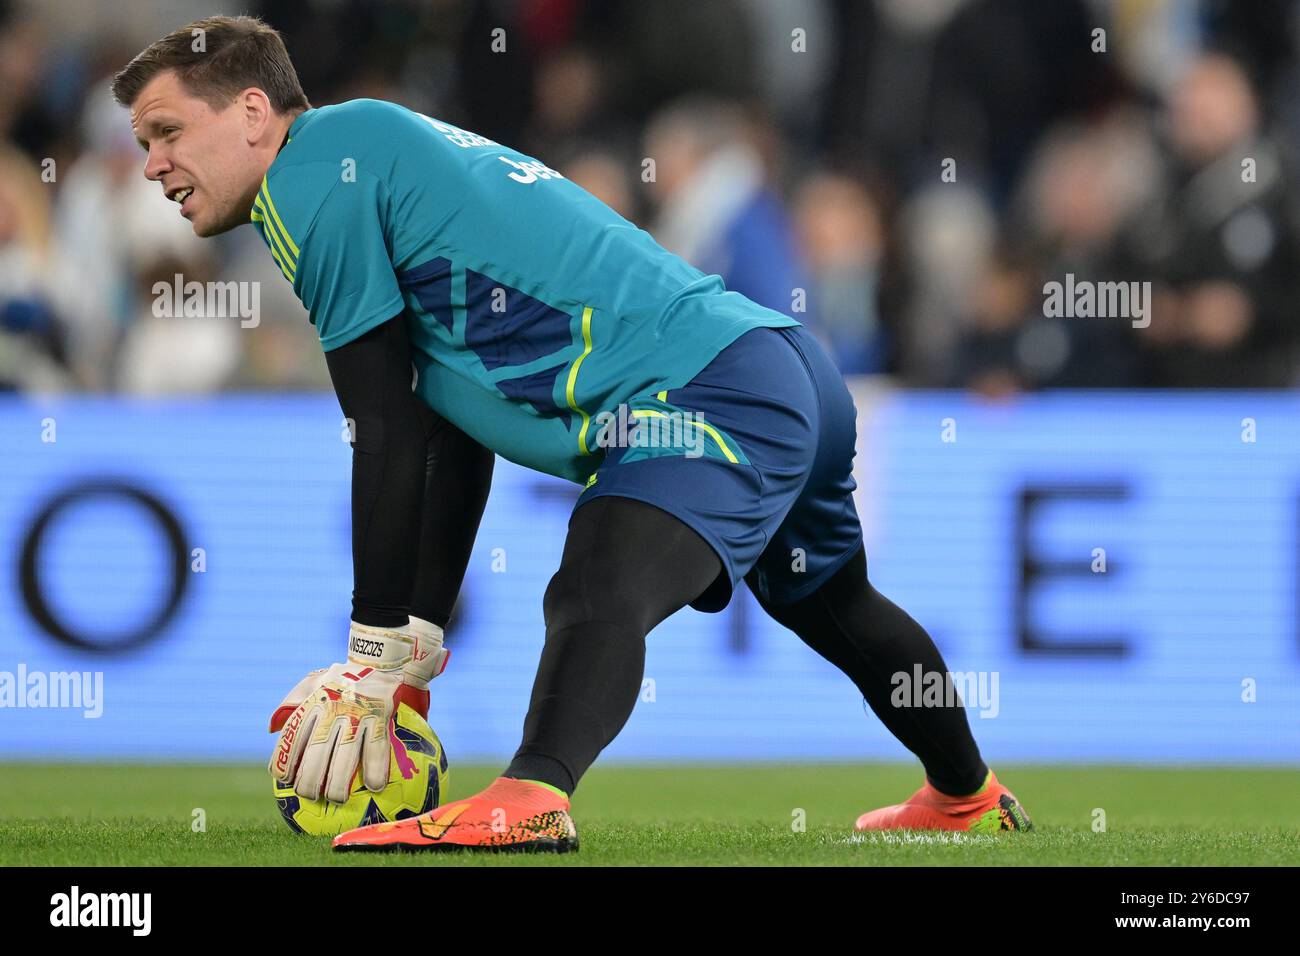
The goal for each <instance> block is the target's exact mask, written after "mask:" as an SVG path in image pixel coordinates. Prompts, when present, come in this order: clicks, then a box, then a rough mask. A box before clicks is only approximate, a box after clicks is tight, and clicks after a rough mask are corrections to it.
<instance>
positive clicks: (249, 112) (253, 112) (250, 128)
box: [235, 86, 275, 144]
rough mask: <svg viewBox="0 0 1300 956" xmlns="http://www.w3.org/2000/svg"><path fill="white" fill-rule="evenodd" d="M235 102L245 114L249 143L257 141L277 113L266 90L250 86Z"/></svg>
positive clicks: (245, 126)
mask: <svg viewBox="0 0 1300 956" xmlns="http://www.w3.org/2000/svg"><path fill="white" fill-rule="evenodd" d="M235 103H236V105H237V106H238V107H239V109H240V111H241V114H242V116H243V120H244V129H245V130H246V131H247V134H248V141H249V143H250V144H251V143H256V142H257V141H258V140H260V139H261V138H262V136H263V134H264V133H265V132H266V129H267V127H269V126H270V125H271V118H272V117H273V116H274V114H275V110H274V109H273V108H272V106H271V101H270V99H269V98H268V97H267V95H266V93H265V92H264V91H262V90H260V89H258V88H257V87H256V86H250V87H249V88H248V89H246V90H244V91H243V92H241V93H240V94H239V96H238V97H236V99H235Z"/></svg>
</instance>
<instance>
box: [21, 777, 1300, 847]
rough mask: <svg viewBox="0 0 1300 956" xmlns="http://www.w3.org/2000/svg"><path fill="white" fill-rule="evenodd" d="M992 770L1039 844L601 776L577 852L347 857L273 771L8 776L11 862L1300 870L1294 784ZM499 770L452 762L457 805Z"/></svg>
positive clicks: (783, 784)
mask: <svg viewBox="0 0 1300 956" xmlns="http://www.w3.org/2000/svg"><path fill="white" fill-rule="evenodd" d="M996 769H997V771H998V775H999V778H1000V779H1001V780H1002V781H1003V782H1004V783H1006V784H1007V785H1008V786H1010V787H1011V788H1012V790H1013V791H1014V792H1015V793H1016V795H1017V796H1018V797H1019V798H1020V800H1021V802H1022V803H1023V804H1024V806H1025V808H1026V809H1027V810H1028V811H1029V813H1030V815H1031V816H1032V817H1033V820H1034V826H1035V829H1034V831H1033V832H1031V833H1026V834H1006V835H1003V836H967V835H929V834H911V835H909V834H882V835H874V836H861V835H855V834H854V832H853V821H854V820H855V819H856V818H857V816H858V814H860V813H862V812H864V811H866V810H869V809H873V808H875V807H877V806H883V805H885V804H889V803H897V802H899V801H901V800H904V799H906V798H907V796H908V795H910V794H911V793H912V791H913V790H915V789H916V788H917V787H918V786H919V785H920V783H921V773H920V770H919V768H917V767H912V766H900V765H838V764H836V765H825V764H820V765H797V766H778V765H773V766H756V765H745V766H692V765H688V766H683V767H624V766H618V765H614V766H609V767H600V766H597V767H596V768H594V769H593V770H592V771H591V772H590V773H589V774H588V775H587V776H586V777H585V778H584V780H583V782H582V785H581V787H580V788H579V790H578V793H577V795H576V797H575V799H574V807H573V815H574V819H575V820H576V821H577V824H578V834H579V837H580V839H581V841H582V843H581V849H580V850H579V852H577V853H574V854H567V855H563V856H552V855H544V854H491V855H484V854H433V853H429V854H358V853H349V854H335V853H332V852H331V851H330V848H329V841H328V840H325V839H319V840H318V839H314V838H311V837H303V836H298V835H295V834H294V833H292V832H290V830H289V828H288V827H287V826H285V824H284V822H283V820H281V819H280V816H279V814H278V812H277V810H276V806H275V801H274V799H273V798H272V796H271V784H270V779H269V778H268V777H267V775H266V771H265V770H264V769H262V768H259V767H243V766H239V767H212V766H195V767H184V766H151V765H145V766H122V765H95V764H81V765H73V764H59V765H52V764H0V781H3V786H2V787H0V866H43V865H60V866H78V867H80V866H95V865H112V866H304V865H306V866H394V865H397V866H412V865H416V866H584V865H585V866H591V865H601V866H619V865H645V864H650V865H661V866H730V865H743V866H767V865H793V866H817V865H833V866H965V865H976V866H1021V865H1032V866H1072V865H1082V866H1208V865H1219V866H1275V865H1291V866H1294V865H1297V864H1300V771H1297V770H1287V769H1237V768H1204V769H1136V768H1131V767H1122V768H1118V767H1044V766H1010V765H1005V766H999V767H997V768H996ZM497 772H498V768H495V767H482V766H479V767H473V766H458V765H453V766H452V768H451V796H452V797H453V798H454V797H456V796H462V795H465V794H469V793H473V792H475V791H477V790H479V789H481V788H482V787H484V786H486V785H487V784H488V783H489V782H490V781H491V779H492V778H493V777H494V776H495V775H496V773H497ZM196 810H202V811H203V817H204V822H205V825H206V830H205V831H203V832H196V829H195V825H194V822H195V820H196V813H195V811H196ZM1097 811H1102V812H1104V814H1105V831H1104V832H1096V831H1095V830H1094V820H1095V819H1099V818H1098V816H1097ZM800 822H802V824H803V826H802V827H800V826H799V824H800Z"/></svg>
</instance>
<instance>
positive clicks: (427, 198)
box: [252, 100, 799, 482]
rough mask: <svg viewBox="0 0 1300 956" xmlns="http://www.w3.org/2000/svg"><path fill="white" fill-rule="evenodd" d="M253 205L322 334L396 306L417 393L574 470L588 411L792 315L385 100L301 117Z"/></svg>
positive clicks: (540, 464) (491, 443)
mask: <svg viewBox="0 0 1300 956" xmlns="http://www.w3.org/2000/svg"><path fill="white" fill-rule="evenodd" d="M252 219H253V223H254V225H255V227H256V228H257V229H258V231H259V232H260V233H261V235H262V238H263V239H264V240H265V241H266V244H267V245H268V246H269V247H270V249H271V255H272V256H273V257H274V258H275V261H276V263H277V264H278V265H279V267H280V270H281V271H282V272H283V273H284V275H285V277H286V278H287V279H289V281H291V282H292V283H293V288H294V292H295V293H297V295H298V298H299V299H301V300H302V302H303V304H304V305H305V306H306V307H307V310H308V312H309V313H310V315H311V321H312V322H313V323H314V324H315V326H316V331H317V333H318V335H319V336H320V341H321V346H322V347H323V348H324V349H325V350H326V351H329V350H330V349H335V348H339V347H340V346H342V345H346V344H347V343H348V342H351V341H352V340H353V339H355V338H357V337H359V336H361V335H362V334H364V333H365V332H367V331H369V330H370V329H372V328H374V327H375V326H377V325H380V324H381V323H383V322H385V321H387V320H389V319H391V318H393V317H394V316H396V315H398V314H399V313H401V312H402V311H403V310H406V312H407V313H408V315H409V316H410V317H411V318H410V322H409V325H410V330H411V332H410V335H411V344H412V352H413V355H414V357H415V365H416V374H417V379H416V386H415V390H416V392H417V394H418V395H419V396H420V397H421V398H422V399H423V400H424V401H425V402H427V403H428V405H429V406H430V407H431V408H433V409H434V411H436V412H438V413H439V414H440V415H442V416H443V417H445V418H446V419H448V420H449V421H451V422H452V423H453V424H455V425H456V426H457V427H458V428H460V429H461V430H462V431H464V432H465V433H466V434H468V435H470V436H472V437H473V438H474V439H476V440H477V441H479V442H480V443H481V444H483V445H485V446H486V447H488V448H490V449H492V450H493V451H494V452H496V453H497V454H499V455H501V456H503V457H505V458H508V459H510V460H511V461H515V462H518V463H519V464H521V465H525V466H527V467H529V468H534V469H537V470H538V471H542V472H546V473H547V474H551V475H556V476H559V477H562V478H568V479H570V480H573V481H577V482H584V481H586V480H587V479H588V478H589V477H590V476H591V474H592V473H593V472H594V471H595V470H596V468H597V467H598V466H599V465H600V462H601V458H602V449H600V448H599V447H597V446H596V442H595V440H594V439H595V431H596V425H595V424H594V423H593V421H592V419H593V418H595V417H596V416H597V415H598V414H599V413H601V412H611V413H616V412H617V408H618V406H619V405H621V404H628V403H633V402H637V401H640V400H642V399H647V398H650V397H652V396H654V395H656V394H657V393H658V392H660V391H662V390H665V389H672V388H678V387H680V386H682V385H685V384H686V383H687V382H689V381H690V380H691V379H692V378H693V377H694V376H695V375H696V374H697V373H698V372H699V371H700V370H701V369H703V368H704V367H705V366H706V365H708V364H709V362H710V361H711V360H712V359H713V358H714V357H715V356H716V355H717V354H718V353H719V352H720V351H722V349H724V348H726V347H727V346H728V345H729V344H731V343H732V342H733V341H735V339H736V338H737V337H738V336H740V335H741V334H742V333H743V332H746V331H748V330H749V329H753V328H757V327H762V326H767V327H772V328H779V327H782V326H791V325H798V324H799V323H797V322H796V321H795V320H794V319H792V318H790V317H788V316H784V315H781V314H780V313H778V312H774V311H772V310H770V309H766V308H763V307H762V306H759V305H757V304H756V303H754V302H751V301H750V300H749V299H746V298H745V297H744V296H742V295H740V294H738V293H735V292H728V291H727V290H726V288H725V287H724V286H723V283H722V280H721V279H720V278H719V277H718V276H716V275H705V274H704V273H702V272H700V271H699V270H698V269H695V268H693V267H692V266H690V265H688V264H687V263H686V262H684V261H683V260H682V259H680V258H678V257H677V256H675V255H673V254H672V253H670V252H668V251H667V250H665V249H664V248H663V247H661V246H660V245H659V244H658V243H656V242H655V241H654V239H652V238H651V237H650V235H649V234H648V233H646V232H645V231H644V230H642V229H638V228H637V227H636V226H634V225H633V224H632V223H630V222H628V221H627V220H626V219H624V218H623V217H621V216H619V215H618V214H617V213H615V212H614V211H613V210H612V209H610V208H609V207H608V206H606V205H605V204H604V203H602V202H600V201H599V200H598V199H596V198H595V197H594V196H592V195H591V194H590V193H588V192H586V191H585V190H583V189H582V188H581V187H579V186H577V185H575V184H574V183H572V182H570V181H569V180H567V179H565V178H564V177H563V176H562V175H560V174H559V173H558V172H556V171H555V170H553V169H549V168H548V167H546V166H545V165H544V164H542V163H540V162H538V161H537V160H535V159H532V158H530V157H528V156H525V155H523V154H522V153H519V152H517V151H515V150H512V149H509V148H507V147H504V146H501V145H499V144H497V143H494V142H492V141H491V140H489V139H486V138H485V137H482V136H478V135H476V134H474V133H470V132H467V131H465V130H462V129H458V128H456V127H454V126H451V125H449V124H447V123H443V122H440V121H439V120H436V119H432V118H431V117H428V116H424V115H422V114H420V113H415V112H412V111H411V110H408V109H406V108H405V107H402V106H398V105H396V104H394V103H387V102H383V101H381V100H352V101H350V102H347V103H341V104H339V105H337V106H325V107H321V108H319V109H313V110H308V111H307V112H305V113H303V114H302V115H301V116H299V117H298V118H297V119H296V120H295V121H294V123H293V125H292V127H291V128H290V130H289V136H288V141H287V142H286V144H285V146H284V147H283V148H282V149H281V150H280V154H279V155H278V156H277V157H276V160H275V162H273V163H272V164H271V168H270V169H269V170H267V174H266V178H265V179H264V180H263V182H262V186H261V189H260V191H259V193H258V198H257V200H256V202H255V204H254V207H253V213H252Z"/></svg>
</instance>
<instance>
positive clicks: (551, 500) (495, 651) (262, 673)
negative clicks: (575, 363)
mask: <svg viewBox="0 0 1300 956" xmlns="http://www.w3.org/2000/svg"><path fill="white" fill-rule="evenodd" d="M858 397H859V430H860V440H859V457H858V476H859V484H860V488H859V509H860V511H861V513H862V516H863V521H864V526H865V529H866V535H867V545H868V554H869V573H870V575H871V578H872V580H873V581H874V582H875V584H876V586H877V587H878V588H879V589H880V590H881V591H882V592H884V593H885V594H886V595H888V596H889V597H891V598H892V599H893V600H894V601H895V602H896V603H898V604H900V605H901V606H902V607H904V608H905V609H907V610H908V612H909V613H911V614H912V616H913V617H915V618H916V619H917V620H918V621H920V622H921V623H922V624H923V625H925V626H926V628H927V629H928V630H929V631H930V633H931V634H932V635H933V636H934V638H935V640H936V641H937V642H938V644H939V645H940V647H941V649H942V650H943V652H944V655H945V658H946V660H947V662H948V665H949V667H950V668H951V669H952V670H953V671H954V672H958V675H959V677H965V678H966V679H968V680H969V681H970V683H969V684H968V685H966V686H967V688H968V690H969V692H968V693H966V694H963V696H964V698H965V699H966V702H967V707H968V714H969V718H970V721H971V724H972V726H973V728H974V731H975V734H976V737H977V739H978V740H979V741H980V744H981V747H982V749H983V751H984V753H985V756H986V757H987V758H988V759H989V760H990V762H993V761H995V760H1002V761H1006V760H1024V761H1028V760H1035V761H1065V760H1071V761H1075V760H1085V761H1132V762H1163V763H1168V762H1180V763H1181V762H1201V763H1207V762H1214V763H1225V762H1251V763H1297V762H1300V612H1298V610H1297V580H1298V578H1300V574H1298V570H1297V569H1298V568H1300V415H1298V414H1297V413H1298V412H1300V402H1298V401H1297V398H1296V397H1295V396H1293V395H1279V394H1262V393H1259V394H1253V393H1252V394H1243V393H1232V394H1222V395H1199V394H1194V395H1178V394H1156V393H1149V392H1144V393H1114V394H1086V395H1085V394H1077V393H1076V394H1056V395H1047V396H1041V397H1032V398H1028V399H1023V400H1020V401H1017V402H1015V403H1012V404H1005V405H989V404H984V403H979V402H976V401H973V400H971V399H970V398H969V397H967V396H964V395H961V394H957V393H899V392H873V391H869V390H866V389H863V390H860V391H859V392H858ZM344 438H345V435H344V428H343V423H342V421H341V418H340V414H339V410H338V406H337V404H336V403H335V401H334V399H333V398H332V397H329V396H308V397H291V398H286V397H279V396H274V397H272V396H267V397H256V396H240V397H221V398H215V399H203V400H193V401H166V402H137V401H129V400H121V399H98V398H79V399H66V400H59V401H57V402H49V403H45V402H35V401H31V400H20V399H9V400H6V401H4V402H0V442H3V446H2V447H3V448H4V452H3V456H4V457H3V466H2V467H0V621H3V622H4V627H3V629H0V759H11V758H21V759H42V760H57V759H149V760H155V759H157V760H164V759H165V760H180V759H184V760H263V759H265V758H266V756H267V755H268V754H269V750H270V744H271V738H270V736H269V735H268V734H267V733H266V721H267V718H268V717H269V715H270V713H271V711H272V710H274V708H275V706H276V705H277V704H278V702H279V700H280V698H281V696H282V695H283V694H284V693H285V692H286V691H287V690H288V689H289V688H290V687H292V686H293V685H294V683H296V682H297V681H298V679H299V678H300V677H301V676H302V675H303V674H304V673H305V672H306V671H307V670H309V669H311V668H314V667H320V666H325V665H327V664H329V663H331V662H333V661H335V660H338V659H341V657H342V656H343V649H344V641H345V635H346V629H347V620H348V611H349V600H350V594H351V584H352V582H351V563H350V562H351V558H350V544H349V520H350V519H349V501H348V495H349V475H350V471H349V455H350V450H349V446H348V445H347V444H346V442H345V440H344ZM577 491H578V489H577V487H576V486H570V485H568V484H566V483H564V482H560V481H557V480H555V479H551V478H548V477H546V476H542V475H537V474H534V473H531V472H528V471H525V470H523V469H521V468H518V467H515V466H513V465H511V464H510V463H508V462H505V461H499V462H498V468H497V473H496V479H495V483H494V486H493V492H492V496H491V500H490V502H489V505H488V510H487V514H486V515H485V518H484V521H483V527H482V530H481V533H480V535H479V539H478V542H477V544H476V547H475V551H474V555H473V558H472V560H471V565H470V570H469V574H468V576H467V581H466V584H465V589H464V592H463V594H462V599H461V603H460V605H459V607H458V609H457V614H456V617H455V619H454V620H453V622H452V625H451V627H450V628H449V629H448V643H449V646H450V647H452V649H453V653H452V659H451V663H450V666H449V667H448V669H447V671H446V673H445V674H444V675H443V676H442V677H440V678H439V679H438V680H437V681H436V682H435V683H434V685H433V695H432V698H433V700H432V708H431V713H430V722H431V723H432V724H433V726H434V727H435V729H436V730H437V731H438V733H439V735H440V736H441V737H442V739H443V742H444V744H445V745H446V748H447V751H448V753H449V755H450V756H451V758H452V760H453V761H455V760H491V761H504V760H507V759H508V758H509V756H510V754H511V753H512V752H513V750H514V748H515V746H516V745H517V744H518V741H519V734H520V729H521V725H522V720H523V715H524V711H525V709H526V706H527V701H528V694H529V689H530V687H531V682H532V676H533V673H534V671H535V668H536V664H537V660H538V655H539V654H540V651H541V646H542V640H543V626H542V611H541V606H542V600H541V599H542V593H543V591H544V589H545V586H546V582H547V580H548V579H549V577H550V575H551V574H552V573H553V572H554V570H555V568H556V566H557V564H558V562H559V557H560V553H561V549H562V546H563V541H564V532H565V527H566V522H567V519H568V515H569V513H570V510H571V508H572V504H573V501H574V500H575V499H576V496H577ZM74 675H75V676H74ZM54 705H59V706H54ZM906 757H907V753H906V751H905V750H904V749H903V748H902V746H901V745H900V744H898V743H897V742H896V741H895V740H894V739H893V738H892V737H891V736H890V735H889V734H888V732H887V731H885V730H884V728H883V727H882V726H881V725H880V723H879V722H878V721H877V720H876V719H875V717H874V716H873V715H872V714H871V713H870V712H869V711H866V710H865V709H864V707H863V704H862V700H861V697H860V695H859V694H858V693H857V691H856V689H855V688H854V687H853V685H852V684H851V683H850V682H849V681H848V680H847V679H846V678H844V677H843V676H842V675H841V674H840V673H839V672H838V671H837V670H835V668H833V667H832V666H831V665H829V664H827V663H826V662H825V661H823V660H822V659H820V658H819V657H818V656H816V655H815V654H814V653H813V652H812V651H810V650H809V649H808V648H807V647H805V646H804V645H803V644H802V643H801V642H800V641H799V640H798V639H797V638H796V637H795V636H794V635H792V634H790V633H789V632H786V631H784V630H783V629H782V628H780V627H779V626H777V625H775V624H774V623H772V622H771V621H769V620H767V619H766V618H765V617H764V616H763V614H762V612H761V611H760V610H759V609H758V607H757V605H756V604H755V602H754V601H753V599H752V598H751V597H750V596H749V595H748V594H747V593H738V594H737V596H736V598H735V599H734V600H733V601H732V604H731V606H730V607H729V608H728V609H727V610H726V611H724V612H722V613H720V614H716V615H704V614H699V613H697V612H694V611H690V610H687V611H683V612H681V613H679V614H677V615H675V616H674V617H672V618H670V619H669V620H668V621H665V622H664V623H663V624H662V625H661V626H660V627H658V628H657V629H656V630H655V631H654V632H653V633H652V634H651V635H650V638H649V640H648V652H647V665H646V681H645V683H644V685H643V690H642V695H641V699H640V700H639V701H638V704H637V707H636V710H635V712H634V714H633V716H632V719H631V720H630V721H629V724H628V726H627V728H626V729H625V730H624V731H623V733H622V734H621V735H620V737H619V738H618V740H616V741H615V742H614V744H613V745H612V746H611V747H610V748H609V750H608V751H607V752H606V758H605V759H608V760H611V761H612V760H623V761H641V760H645V761H650V760H705V759H708V760H814V759H872V760H880V759H904V758H906Z"/></svg>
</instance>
